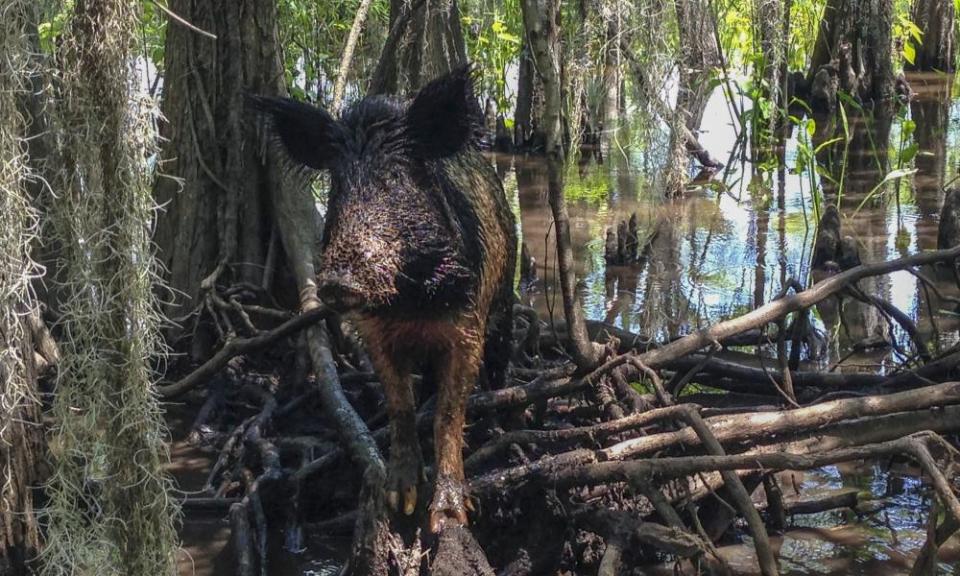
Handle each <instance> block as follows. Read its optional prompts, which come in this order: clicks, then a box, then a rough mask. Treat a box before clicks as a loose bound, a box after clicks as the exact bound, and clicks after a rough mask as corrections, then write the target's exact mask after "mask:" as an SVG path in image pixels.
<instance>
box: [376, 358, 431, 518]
mask: <svg viewBox="0 0 960 576" xmlns="http://www.w3.org/2000/svg"><path fill="white" fill-rule="evenodd" d="M374 358H376V359H377V360H378V361H376V360H375V363H376V364H377V372H378V374H379V376H380V380H381V382H383V390H384V393H385V394H386V397H387V412H388V414H389V416H390V464H389V466H388V468H387V488H386V492H387V504H388V505H389V506H390V508H391V509H392V510H393V511H394V512H396V511H398V510H403V513H404V514H406V515H408V516H409V515H410V514H413V512H414V510H416V508H417V485H418V484H419V483H420V481H421V480H422V479H423V456H422V453H421V452H420V442H419V440H418V439H417V415H416V404H415V399H414V396H413V383H412V380H411V378H410V372H409V370H407V369H405V368H403V367H401V366H397V365H396V364H394V363H393V362H391V361H389V360H388V359H387V358H386V357H385V356H384V355H379V354H375V355H374Z"/></svg>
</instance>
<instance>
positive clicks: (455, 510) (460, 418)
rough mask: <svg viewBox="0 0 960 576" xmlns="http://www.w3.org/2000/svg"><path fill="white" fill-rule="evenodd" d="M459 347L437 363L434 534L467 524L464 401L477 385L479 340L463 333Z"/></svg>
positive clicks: (467, 498) (465, 409)
mask: <svg viewBox="0 0 960 576" xmlns="http://www.w3.org/2000/svg"><path fill="white" fill-rule="evenodd" d="M464 333H465V337H464V338H463V339H462V340H461V341H460V343H459V347H457V348H454V349H453V350H450V351H448V352H446V353H445V354H444V355H443V357H442V358H440V359H439V365H438V366H437V368H438V370H437V375H438V380H439V382H438V383H439V391H438V392H439V398H438V400H437V410H436V415H435V416H434V420H433V438H434V445H435V450H436V462H437V464H436V471H437V478H436V481H435V483H434V490H433V501H432V502H431V503H430V531H431V532H433V533H437V532H439V531H440V528H441V527H442V526H443V524H444V523H445V522H448V521H454V522H456V523H458V524H460V525H464V524H466V523H467V510H473V506H472V504H470V500H469V494H467V485H466V481H465V478H464V474H463V424H464V420H465V417H466V412H467V398H468V397H469V396H470V392H471V391H472V390H473V387H474V386H475V385H476V382H477V375H478V373H479V371H480V362H481V357H482V350H483V344H482V338H480V337H478V336H477V334H476V332H473V331H471V330H469V329H465V330H464Z"/></svg>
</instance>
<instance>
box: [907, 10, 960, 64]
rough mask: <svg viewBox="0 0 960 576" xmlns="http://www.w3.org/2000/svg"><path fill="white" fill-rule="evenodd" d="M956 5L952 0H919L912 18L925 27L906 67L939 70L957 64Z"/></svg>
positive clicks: (921, 26) (922, 28)
mask: <svg viewBox="0 0 960 576" xmlns="http://www.w3.org/2000/svg"><path fill="white" fill-rule="evenodd" d="M955 10H956V8H955V6H954V4H953V2H952V1H951V0H916V1H915V2H914V3H913V10H912V11H911V14H910V19H911V20H913V23H914V24H916V25H917V26H919V27H920V29H921V30H922V31H923V41H922V42H921V43H920V46H918V47H917V54H916V57H915V58H914V61H913V63H912V64H911V63H910V62H905V63H904V65H903V67H904V69H905V70H923V71H931V70H940V71H942V72H953V71H954V70H955V68H956V60H957V54H956V28H955V26H954V20H955V18H956V16H955Z"/></svg>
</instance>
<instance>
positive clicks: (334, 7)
mask: <svg viewBox="0 0 960 576" xmlns="http://www.w3.org/2000/svg"><path fill="white" fill-rule="evenodd" d="M359 4H360V0H344V1H342V2H316V1H314V0H280V1H279V5H278V18H279V26H280V43H281V46H283V57H284V62H283V64H284V70H285V72H286V84H287V89H288V90H289V91H290V93H291V94H292V95H293V97H295V98H298V99H301V100H311V101H323V100H325V99H326V98H329V97H331V96H332V94H330V93H331V92H332V85H333V82H334V81H335V80H336V75H337V72H338V67H339V64H340V53H341V51H342V50H343V46H344V44H345V43H346V39H347V35H348V34H349V33H350V27H351V25H352V24H353V18H354V15H355V14H356V12H357V8H358V6H359ZM389 15H390V4H389V0H374V2H373V4H372V5H371V6H370V12H369V13H368V14H367V20H366V24H365V26H364V33H363V34H362V35H361V37H360V42H359V44H358V46H357V53H356V55H355V57H354V64H353V66H352V68H351V74H350V76H351V77H352V78H356V79H358V82H359V79H363V81H366V80H367V79H368V78H369V77H370V76H371V75H372V73H373V67H375V66H376V60H377V58H379V56H380V47H381V45H382V42H383V40H384V39H385V37H386V35H387V25H388V20H389ZM361 84H362V83H361ZM362 87H363V86H362V85H361V86H360V88H362Z"/></svg>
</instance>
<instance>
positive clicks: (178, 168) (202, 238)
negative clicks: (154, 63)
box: [154, 0, 296, 357]
mask: <svg viewBox="0 0 960 576" xmlns="http://www.w3.org/2000/svg"><path fill="white" fill-rule="evenodd" d="M170 9H171V10H172V11H173V12H174V13H176V14H178V15H180V16H182V17H183V18H184V19H186V20H187V21H189V22H191V23H192V24H194V25H195V26H197V27H199V28H201V29H203V30H206V31H208V32H211V33H213V34H215V35H216V36H217V38H216V40H213V39H211V38H208V37H205V36H202V35H200V34H198V33H197V32H195V31H193V30H190V29H187V28H186V27H184V26H181V25H178V24H176V23H174V22H171V23H170V25H169V27H168V29H167V39H166V52H165V60H166V62H165V63H166V74H165V84H164V88H163V89H164V94H163V106H162V110H163V115H164V117H165V118H166V120H167V122H166V123H164V124H163V125H162V127H161V135H162V136H163V138H164V147H163V150H162V155H161V157H162V159H163V160H162V164H161V171H162V172H163V174H164V176H162V177H160V178H159V179H158V180H157V182H156V185H155V188H154V195H155V198H156V200H157V202H158V204H160V205H161V206H164V210H163V212H162V213H161V215H160V218H159V221H158V225H157V233H156V242H157V244H158V246H159V248H160V255H161V258H162V261H163V264H164V266H165V267H166V269H167V270H168V278H167V281H168V283H169V285H170V287H171V288H172V289H173V290H174V291H175V292H174V293H173V295H172V296H171V304H170V305H169V307H168V310H167V312H168V315H170V316H172V317H178V316H183V315H185V314H187V313H188V312H190V311H191V310H192V309H194V308H195V307H196V306H197V297H198V295H199V293H200V289H201V282H202V281H203V279H204V278H205V277H207V276H208V275H209V274H211V272H212V271H213V270H214V269H216V268H217V266H218V264H220V263H223V264H224V265H225V266H226V268H225V273H224V274H222V275H221V277H220V280H221V281H224V282H249V283H251V284H254V285H256V286H261V287H263V288H264V289H265V290H267V291H269V292H270V293H272V294H280V295H281V296H286V297H287V299H288V300H289V301H291V302H296V299H295V298H294V297H293V294H294V289H293V283H292V282H291V281H290V280H289V278H288V277H284V276H281V275H278V274H274V270H273V269H270V268H268V267H267V253H268V251H269V246H268V245H269V244H270V242H271V236H274V239H275V238H276V235H275V234H273V225H272V205H271V202H272V198H273V195H272V193H271V188H272V187H273V184H274V183H275V182H276V181H277V178H278V177H277V174H276V165H275V164H274V163H268V164H266V165H265V164H264V163H262V162H261V161H260V157H261V156H260V150H259V148H258V145H257V140H256V138H255V127H256V122H255V121H254V120H253V119H252V118H251V116H250V115H249V114H247V112H246V108H245V106H244V102H243V94H244V92H251V93H255V94H278V93H282V92H283V91H284V86H283V78H284V75H283V68H282V64H281V59H280V54H279V50H278V42H277V40H278V39H277V22H276V16H277V13H276V3H275V2H258V1H256V0H241V1H228V0H213V1H209V2H201V1H200V0H175V1H172V2H170ZM274 242H276V240H274ZM274 247H275V248H276V246H274ZM278 253H282V251H278ZM283 260H284V259H283V258H277V259H276V260H275V261H276V262H283ZM197 336H198V337H197V338H195V339H194V340H195V344H194V349H193V354H194V356H195V357H200V356H203V355H205V353H206V349H207V347H208V346H209V341H208V339H207V338H205V337H204V334H203V332H202V331H200V332H198V334H197Z"/></svg>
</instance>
